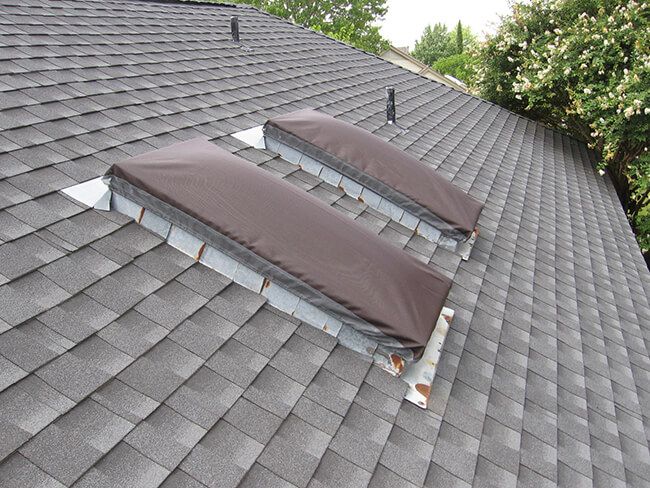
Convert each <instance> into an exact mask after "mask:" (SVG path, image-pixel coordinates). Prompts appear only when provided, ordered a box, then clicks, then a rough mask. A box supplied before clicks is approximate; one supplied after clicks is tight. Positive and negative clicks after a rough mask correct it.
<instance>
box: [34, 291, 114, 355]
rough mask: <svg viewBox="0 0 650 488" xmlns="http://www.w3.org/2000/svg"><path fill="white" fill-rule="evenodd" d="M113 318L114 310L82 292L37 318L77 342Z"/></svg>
mask: <svg viewBox="0 0 650 488" xmlns="http://www.w3.org/2000/svg"><path fill="white" fill-rule="evenodd" d="M115 318H117V314H116V313H115V312H113V311H112V310H109V309H108V308H106V307H104V306H103V305H101V304H100V303H98V302H96V301H95V300H93V299H92V298H90V297H89V296H87V295H84V294H83V293H82V294H79V295H76V296H74V297H72V298H71V299H70V300H67V301H66V302H64V303H62V304H61V305H59V306H57V307H54V308H51V309H50V310H48V311H47V312H45V313H44V314H42V315H40V316H39V317H38V320H40V321H41V322H43V323H44V324H45V325H47V326H48V327H49V328H50V329H52V330H54V331H55V332H57V333H59V334H61V335H62V336H64V337H66V338H67V339H69V340H70V341H72V342H73V343H78V342H80V341H82V340H83V339H85V338H86V337H88V336H90V335H91V334H92V333H94V332H96V331H97V330H100V329H101V328H103V327H104V326H106V325H107V324H109V323H110V322H111V321H112V320H113V319H115Z"/></svg>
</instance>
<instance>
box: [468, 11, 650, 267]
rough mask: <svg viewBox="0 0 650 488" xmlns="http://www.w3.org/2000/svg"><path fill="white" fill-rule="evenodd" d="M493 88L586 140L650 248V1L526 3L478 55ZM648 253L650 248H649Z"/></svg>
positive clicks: (478, 81)
mask: <svg viewBox="0 0 650 488" xmlns="http://www.w3.org/2000/svg"><path fill="white" fill-rule="evenodd" d="M477 66H478V68H477V70H476V74H475V77H474V79H473V80H472V84H473V87H474V90H475V91H476V92H477V93H479V94H480V95H481V96H483V97H484V98H487V99H489V100H492V101H494V102H496V103H497V104H499V105H502V106H504V107H507V108H509V109H511V110H513V111H516V112H519V113H521V114H523V115H526V116H528V117H531V118H534V119H537V120H540V121H542V122H544V123H546V124H547V125H550V126H552V127H556V128H558V129H560V130H563V131H566V132H569V133H570V134H572V135H574V136H576V137H578V138H580V139H582V140H584V141H586V142H587V143H589V145H590V146H591V147H593V148H594V149H596V150H597V151H598V152H599V153H600V154H601V155H602V158H601V161H600V163H599V169H600V170H601V173H603V174H604V170H606V169H607V170H609V173H610V175H611V176H612V178H613V179H614V182H615V183H616V184H617V187H618V189H619V193H620V194H621V199H622V200H623V203H624V205H626V207H627V211H628V216H629V218H630V222H631V223H632V226H633V228H634V229H635V232H636V234H637V239H638V241H639V244H640V245H641V248H642V250H643V252H644V253H648V250H649V249H650V153H649V152H648V145H649V141H648V139H649V135H650V4H649V3H648V2H637V1H634V0H532V1H530V2H522V3H516V4H514V6H513V11H512V14H511V15H509V16H507V17H505V18H504V19H503V20H502V23H501V25H500V27H499V29H498V32H497V33H496V35H494V36H493V37H490V38H488V39H487V41H486V42H485V44H484V45H483V46H482V47H481V48H480V49H479V51H478V55H477ZM646 259H647V255H646Z"/></svg>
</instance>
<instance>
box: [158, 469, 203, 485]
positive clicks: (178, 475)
mask: <svg viewBox="0 0 650 488" xmlns="http://www.w3.org/2000/svg"><path fill="white" fill-rule="evenodd" d="M160 486H161V487H163V488H205V485H204V484H203V483H199V482H198V481H197V480H195V479H194V478H192V477H191V476H190V475H188V474H187V473H186V472H184V471H181V470H180V469H176V470H175V471H173V472H172V474H170V475H169V476H168V477H167V479H165V481H164V482H163V484H162V485H160Z"/></svg>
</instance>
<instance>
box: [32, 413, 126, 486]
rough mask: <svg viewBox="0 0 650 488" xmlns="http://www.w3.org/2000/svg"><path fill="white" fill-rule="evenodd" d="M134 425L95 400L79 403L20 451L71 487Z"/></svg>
mask: <svg viewBox="0 0 650 488" xmlns="http://www.w3.org/2000/svg"><path fill="white" fill-rule="evenodd" d="M132 427H133V425H132V424H131V423H129V422H127V421H126V420H124V419H122V418H120V417H118V416H117V415H115V414H112V413H111V412H109V411H108V410H106V409H105V408H104V407H102V406H100V405H99V404H97V403H96V402H94V401H92V400H87V401H85V402H83V403H80V404H79V405H78V406H77V407H75V408H74V409H73V410H71V411H70V412H69V413H67V414H66V415H65V416H63V417H61V418H60V419H59V420H58V421H57V422H55V423H54V424H52V425H50V426H49V427H47V428H46V429H45V430H43V431H41V432H40V433H39V434H38V435H37V436H36V437H34V438H33V439H32V440H31V441H30V442H29V443H28V444H27V445H25V446H23V447H22V448H21V449H20V452H21V454H23V455H24V456H25V457H26V458H27V459H29V460H30V461H31V462H33V463H34V464H35V465H36V466H38V467H40V468H41V469H42V470H43V471H45V472H47V473H49V474H51V475H52V476H54V477H55V478H56V479H57V480H59V481H61V482H62V483H64V484H66V485H67V484H71V483H72V482H74V481H75V480H76V479H77V478H78V477H79V476H80V475H81V474H83V472H84V471H86V470H87V469H88V468H90V467H91V466H92V465H93V464H94V463H95V462H96V461H97V460H99V458H100V457H101V456H102V454H105V453H107V452H108V451H109V450H110V449H111V448H112V447H113V446H114V445H115V444H117V443H118V442H119V440H120V439H121V438H122V437H123V436H124V435H126V433H127V432H128V431H129V430H131V428H132Z"/></svg>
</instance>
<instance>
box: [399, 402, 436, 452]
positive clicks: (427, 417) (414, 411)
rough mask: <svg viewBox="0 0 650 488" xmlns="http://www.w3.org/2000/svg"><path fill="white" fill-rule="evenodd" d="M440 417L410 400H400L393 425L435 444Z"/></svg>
mask: <svg viewBox="0 0 650 488" xmlns="http://www.w3.org/2000/svg"><path fill="white" fill-rule="evenodd" d="M440 422H441V419H440V417H439V416H437V415H436V414H434V413H433V412H431V411H429V410H426V409H422V408H419V407H417V406H415V405H414V404H412V403H411V402H402V405H401V407H400V409H399V413H398V414H397V418H396V419H395V425H396V426H399V427H401V428H402V429H404V430H405V431H406V432H409V433H410V434H413V435H414V436H416V437H418V438H420V439H422V440H423V441H425V442H428V443H430V444H435V441H436V438H437V437H438V431H439V430H440Z"/></svg>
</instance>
